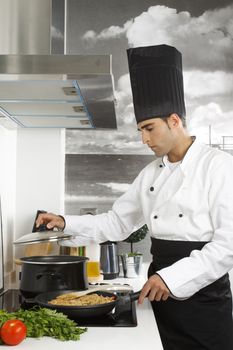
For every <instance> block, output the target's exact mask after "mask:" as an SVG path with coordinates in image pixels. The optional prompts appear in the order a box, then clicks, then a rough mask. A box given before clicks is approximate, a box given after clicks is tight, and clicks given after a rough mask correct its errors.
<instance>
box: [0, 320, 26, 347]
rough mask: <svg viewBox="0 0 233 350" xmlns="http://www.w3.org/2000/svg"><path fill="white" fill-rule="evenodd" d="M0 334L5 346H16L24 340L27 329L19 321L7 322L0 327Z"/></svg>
mask: <svg viewBox="0 0 233 350" xmlns="http://www.w3.org/2000/svg"><path fill="white" fill-rule="evenodd" d="M0 334H1V339H2V341H3V342H4V343H5V344H7V345H17V344H19V343H21V341H23V340H24V339H25V338H26V335H27V327H26V325H25V324H24V323H23V322H22V321H20V320H8V321H6V322H5V323H4V324H3V325H2V328H1V330H0Z"/></svg>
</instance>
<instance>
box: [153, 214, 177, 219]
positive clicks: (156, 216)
mask: <svg viewBox="0 0 233 350" xmlns="http://www.w3.org/2000/svg"><path fill="white" fill-rule="evenodd" d="M178 216H179V218H182V217H183V216H184V215H183V214H182V213H180V214H179V215H178ZM154 219H158V215H154Z"/></svg>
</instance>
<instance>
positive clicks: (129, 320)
mask: <svg viewBox="0 0 233 350" xmlns="http://www.w3.org/2000/svg"><path fill="white" fill-rule="evenodd" d="M114 292H115V293H116V294H117V295H119V296H124V295H126V294H128V293H129V291H114ZM34 305H35V304H34V303H33V302H32V301H31V302H30V303H29V302H27V300H25V298H24V297H23V296H22V294H21V293H20V291H19V290H18V289H8V290H7V291H5V292H4V293H2V294H1V295H0V308H1V309H4V310H6V311H8V312H14V311H17V310H18V309H20V308H23V309H30V308H32V307H33V306H34ZM75 321H76V322H77V324H78V325H79V326H82V327H136V326H137V316H136V305H135V302H131V303H128V304H127V305H120V306H116V307H115V309H114V310H113V312H112V313H109V314H108V315H105V316H102V317H98V318H96V319H92V318H86V319H81V318H79V319H77V320H75Z"/></svg>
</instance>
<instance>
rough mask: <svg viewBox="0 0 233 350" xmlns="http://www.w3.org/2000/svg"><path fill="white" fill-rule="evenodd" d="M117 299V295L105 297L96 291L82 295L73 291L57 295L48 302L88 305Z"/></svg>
mask: <svg viewBox="0 0 233 350" xmlns="http://www.w3.org/2000/svg"><path fill="white" fill-rule="evenodd" d="M114 300H115V297H114V296H112V297H105V296H103V295H99V294H96V293H93V294H89V295H84V296H81V297H78V296H76V295H75V294H73V295H72V293H68V294H63V295H59V296H57V297H56V298H55V299H52V300H50V301H49V302H48V303H49V304H52V305H63V306H87V305H99V304H106V303H110V302H112V301H114Z"/></svg>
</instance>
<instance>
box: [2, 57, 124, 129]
mask: <svg viewBox="0 0 233 350" xmlns="http://www.w3.org/2000/svg"><path fill="white" fill-rule="evenodd" d="M0 113H1V115H2V116H4V117H5V118H9V119H10V120H11V121H13V122H14V123H15V124H16V125H17V127H22V128H68V129H93V128H94V129H116V128H117V125H116V115H115V106H114V94H113V77H112V72H111V56H110V55H53V54H49V55H0ZM0 119H4V118H0Z"/></svg>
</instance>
